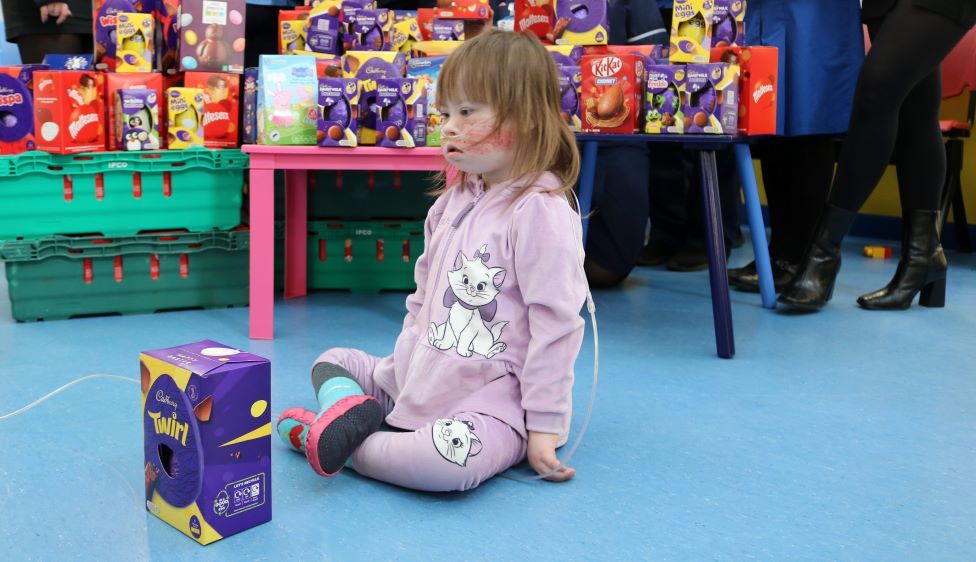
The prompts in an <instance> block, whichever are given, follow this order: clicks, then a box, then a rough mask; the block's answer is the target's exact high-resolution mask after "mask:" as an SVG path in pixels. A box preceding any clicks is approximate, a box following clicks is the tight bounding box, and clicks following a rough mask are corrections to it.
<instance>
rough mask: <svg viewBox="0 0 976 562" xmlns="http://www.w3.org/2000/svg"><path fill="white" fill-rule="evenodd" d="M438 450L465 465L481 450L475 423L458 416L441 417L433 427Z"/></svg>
mask: <svg viewBox="0 0 976 562" xmlns="http://www.w3.org/2000/svg"><path fill="white" fill-rule="evenodd" d="M431 437H433V438H434V447H436V448H437V452H438V453H440V454H441V456H442V457H444V459H445V460H448V461H450V462H452V463H454V464H456V465H458V466H465V465H466V464H467V463H468V459H469V458H470V457H474V456H477V454H478V453H480V452H481V448H482V445H481V440H480V439H478V436H477V435H475V434H474V424H473V423H471V422H469V421H464V420H459V419H457V418H450V419H441V420H437V421H435V422H434V426H433V427H432V428H431Z"/></svg>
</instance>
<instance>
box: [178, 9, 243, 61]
mask: <svg viewBox="0 0 976 562" xmlns="http://www.w3.org/2000/svg"><path fill="white" fill-rule="evenodd" d="M245 11H246V10H245V2H244V0H226V1H223V0H181V4H180V12H179V14H180V15H179V34H180V47H179V57H178V58H179V65H180V70H182V71H184V72H187V71H193V70H196V71H201V72H202V71H211V72H231V73H235V74H241V73H243V72H244V44H245V39H244V13H245Z"/></svg>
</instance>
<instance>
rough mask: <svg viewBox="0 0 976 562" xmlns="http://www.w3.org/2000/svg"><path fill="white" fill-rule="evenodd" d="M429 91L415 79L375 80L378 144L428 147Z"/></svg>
mask: <svg viewBox="0 0 976 562" xmlns="http://www.w3.org/2000/svg"><path fill="white" fill-rule="evenodd" d="M426 94H427V90H426V89H425V88H424V85H423V84H420V83H418V81H417V80H415V79H413V78H385V79H380V80H377V81H376V107H377V111H378V112H379V115H378V116H377V127H376V130H377V135H376V139H377V140H376V144H378V145H379V146H386V147H390V148H414V147H417V146H425V145H426V144H427V95H426Z"/></svg>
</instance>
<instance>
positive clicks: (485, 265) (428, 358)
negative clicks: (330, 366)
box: [373, 173, 587, 443]
mask: <svg viewBox="0 0 976 562" xmlns="http://www.w3.org/2000/svg"><path fill="white" fill-rule="evenodd" d="M520 185H524V183H519V182H518V181H513V182H506V183H503V184H499V185H496V186H493V187H492V188H491V189H490V190H488V191H485V190H484V186H483V184H482V183H481V182H480V181H476V180H472V181H469V182H468V183H467V184H466V185H463V186H461V185H456V186H454V187H453V188H451V189H450V190H449V191H448V192H447V193H445V194H443V195H441V196H440V198H438V200H437V201H436V203H434V206H433V207H432V208H431V209H430V212H429V213H428V215H427V220H426V223H425V232H424V239H425V243H426V245H425V250H424V253H423V255H422V256H420V258H418V260H417V266H416V270H415V279H416V282H417V291H416V292H415V293H414V294H412V295H410V296H409V297H408V298H407V301H406V305H407V315H406V318H405V319H404V321H403V330H402V331H401V332H400V336H399V337H398V338H397V342H396V347H395V348H394V352H393V355H391V356H388V357H386V358H384V359H383V360H382V361H381V362H380V363H379V365H377V367H376V370H375V371H374V373H373V377H374V380H375V381H376V382H377V383H378V384H379V386H380V388H382V389H383V390H384V391H386V392H387V393H388V394H389V395H390V396H391V397H393V398H394V400H395V403H396V405H395V407H394V408H393V411H392V412H391V413H390V414H389V416H387V418H386V419H387V422H388V423H389V424H390V425H393V426H395V427H399V428H403V429H411V430H413V429H417V428H419V427H421V426H423V425H425V424H429V423H430V422H431V421H432V420H435V419H439V418H445V417H450V416H451V415H453V414H456V413H462V412H477V413H481V414H486V415H489V416H492V417H495V418H497V419H500V420H501V421H503V422H505V423H506V424H508V425H510V426H511V427H512V428H513V429H515V430H516V431H517V432H519V433H520V434H521V435H522V436H523V438H524V437H527V431H538V432H546V433H555V434H558V435H560V437H561V439H560V442H561V443H564V442H565V440H566V436H567V434H568V431H569V422H570V417H571V411H572V387H573V364H574V363H575V361H576V356H577V354H578V353H579V349H580V345H581V343H582V340H583V325H584V322H583V319H582V317H581V316H580V309H581V307H582V305H583V303H584V301H585V298H586V292H587V284H586V278H585V276H584V274H583V266H582V259H583V250H582V244H581V240H582V229H581V226H580V219H579V215H578V214H577V213H576V211H574V210H573V209H572V207H570V205H569V203H568V202H567V201H566V197H565V196H564V195H562V194H557V193H552V192H551V191H550V190H552V189H554V188H557V187H558V185H559V183H558V180H557V179H556V177H555V176H554V175H552V174H548V173H547V174H545V175H543V176H542V177H541V178H540V180H539V181H538V182H537V185H535V186H533V187H532V188H531V190H530V191H529V192H528V193H526V194H525V195H524V196H522V197H520V198H518V199H517V200H514V195H515V190H516V188H517V187H519V186H520Z"/></svg>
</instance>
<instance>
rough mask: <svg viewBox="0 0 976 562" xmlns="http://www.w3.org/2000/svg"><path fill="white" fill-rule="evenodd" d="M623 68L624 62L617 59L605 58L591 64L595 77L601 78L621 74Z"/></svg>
mask: <svg viewBox="0 0 976 562" xmlns="http://www.w3.org/2000/svg"><path fill="white" fill-rule="evenodd" d="M623 67H624V61H622V60H620V59H619V58H617V57H603V58H602V59H597V60H595V61H593V62H592V63H590V69H591V70H592V72H593V75H594V76H597V77H601V78H604V77H608V76H613V75H615V74H617V73H618V72H620V69H622V68H623Z"/></svg>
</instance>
